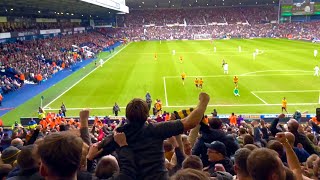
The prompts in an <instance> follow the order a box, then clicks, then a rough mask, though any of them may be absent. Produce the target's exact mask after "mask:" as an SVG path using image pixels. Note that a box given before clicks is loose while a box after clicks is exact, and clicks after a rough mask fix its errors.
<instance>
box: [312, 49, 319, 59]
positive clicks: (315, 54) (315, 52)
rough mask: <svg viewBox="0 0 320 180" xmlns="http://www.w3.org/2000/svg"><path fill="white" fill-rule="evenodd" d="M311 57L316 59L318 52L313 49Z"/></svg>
mask: <svg viewBox="0 0 320 180" xmlns="http://www.w3.org/2000/svg"><path fill="white" fill-rule="evenodd" d="M313 55H314V57H317V55H318V50H316V49H315V50H314V51H313Z"/></svg>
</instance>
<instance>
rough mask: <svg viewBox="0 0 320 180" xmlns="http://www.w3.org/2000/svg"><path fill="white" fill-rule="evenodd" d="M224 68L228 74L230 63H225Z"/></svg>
mask: <svg viewBox="0 0 320 180" xmlns="http://www.w3.org/2000/svg"><path fill="white" fill-rule="evenodd" d="M223 70H224V74H228V73H229V65H228V63H225V64H224V65H223Z"/></svg>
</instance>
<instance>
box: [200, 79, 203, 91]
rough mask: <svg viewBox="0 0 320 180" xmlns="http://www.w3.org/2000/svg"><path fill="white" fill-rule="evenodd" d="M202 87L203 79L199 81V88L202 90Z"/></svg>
mask: <svg viewBox="0 0 320 180" xmlns="http://www.w3.org/2000/svg"><path fill="white" fill-rule="evenodd" d="M202 85H203V80H202V78H200V80H199V88H200V89H201V90H202Z"/></svg>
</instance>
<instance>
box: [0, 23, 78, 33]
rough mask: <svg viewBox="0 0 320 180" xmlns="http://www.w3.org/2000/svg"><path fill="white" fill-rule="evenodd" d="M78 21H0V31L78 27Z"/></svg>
mask: <svg viewBox="0 0 320 180" xmlns="http://www.w3.org/2000/svg"><path fill="white" fill-rule="evenodd" d="M79 26H80V23H75V22H50V23H40V22H30V21H24V22H3V23H0V33H5V32H24V31H28V30H45V29H61V28H74V27H79Z"/></svg>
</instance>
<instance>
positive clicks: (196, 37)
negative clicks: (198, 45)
mask: <svg viewBox="0 0 320 180" xmlns="http://www.w3.org/2000/svg"><path fill="white" fill-rule="evenodd" d="M193 39H194V40H210V39H212V36H211V34H194V35H193Z"/></svg>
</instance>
